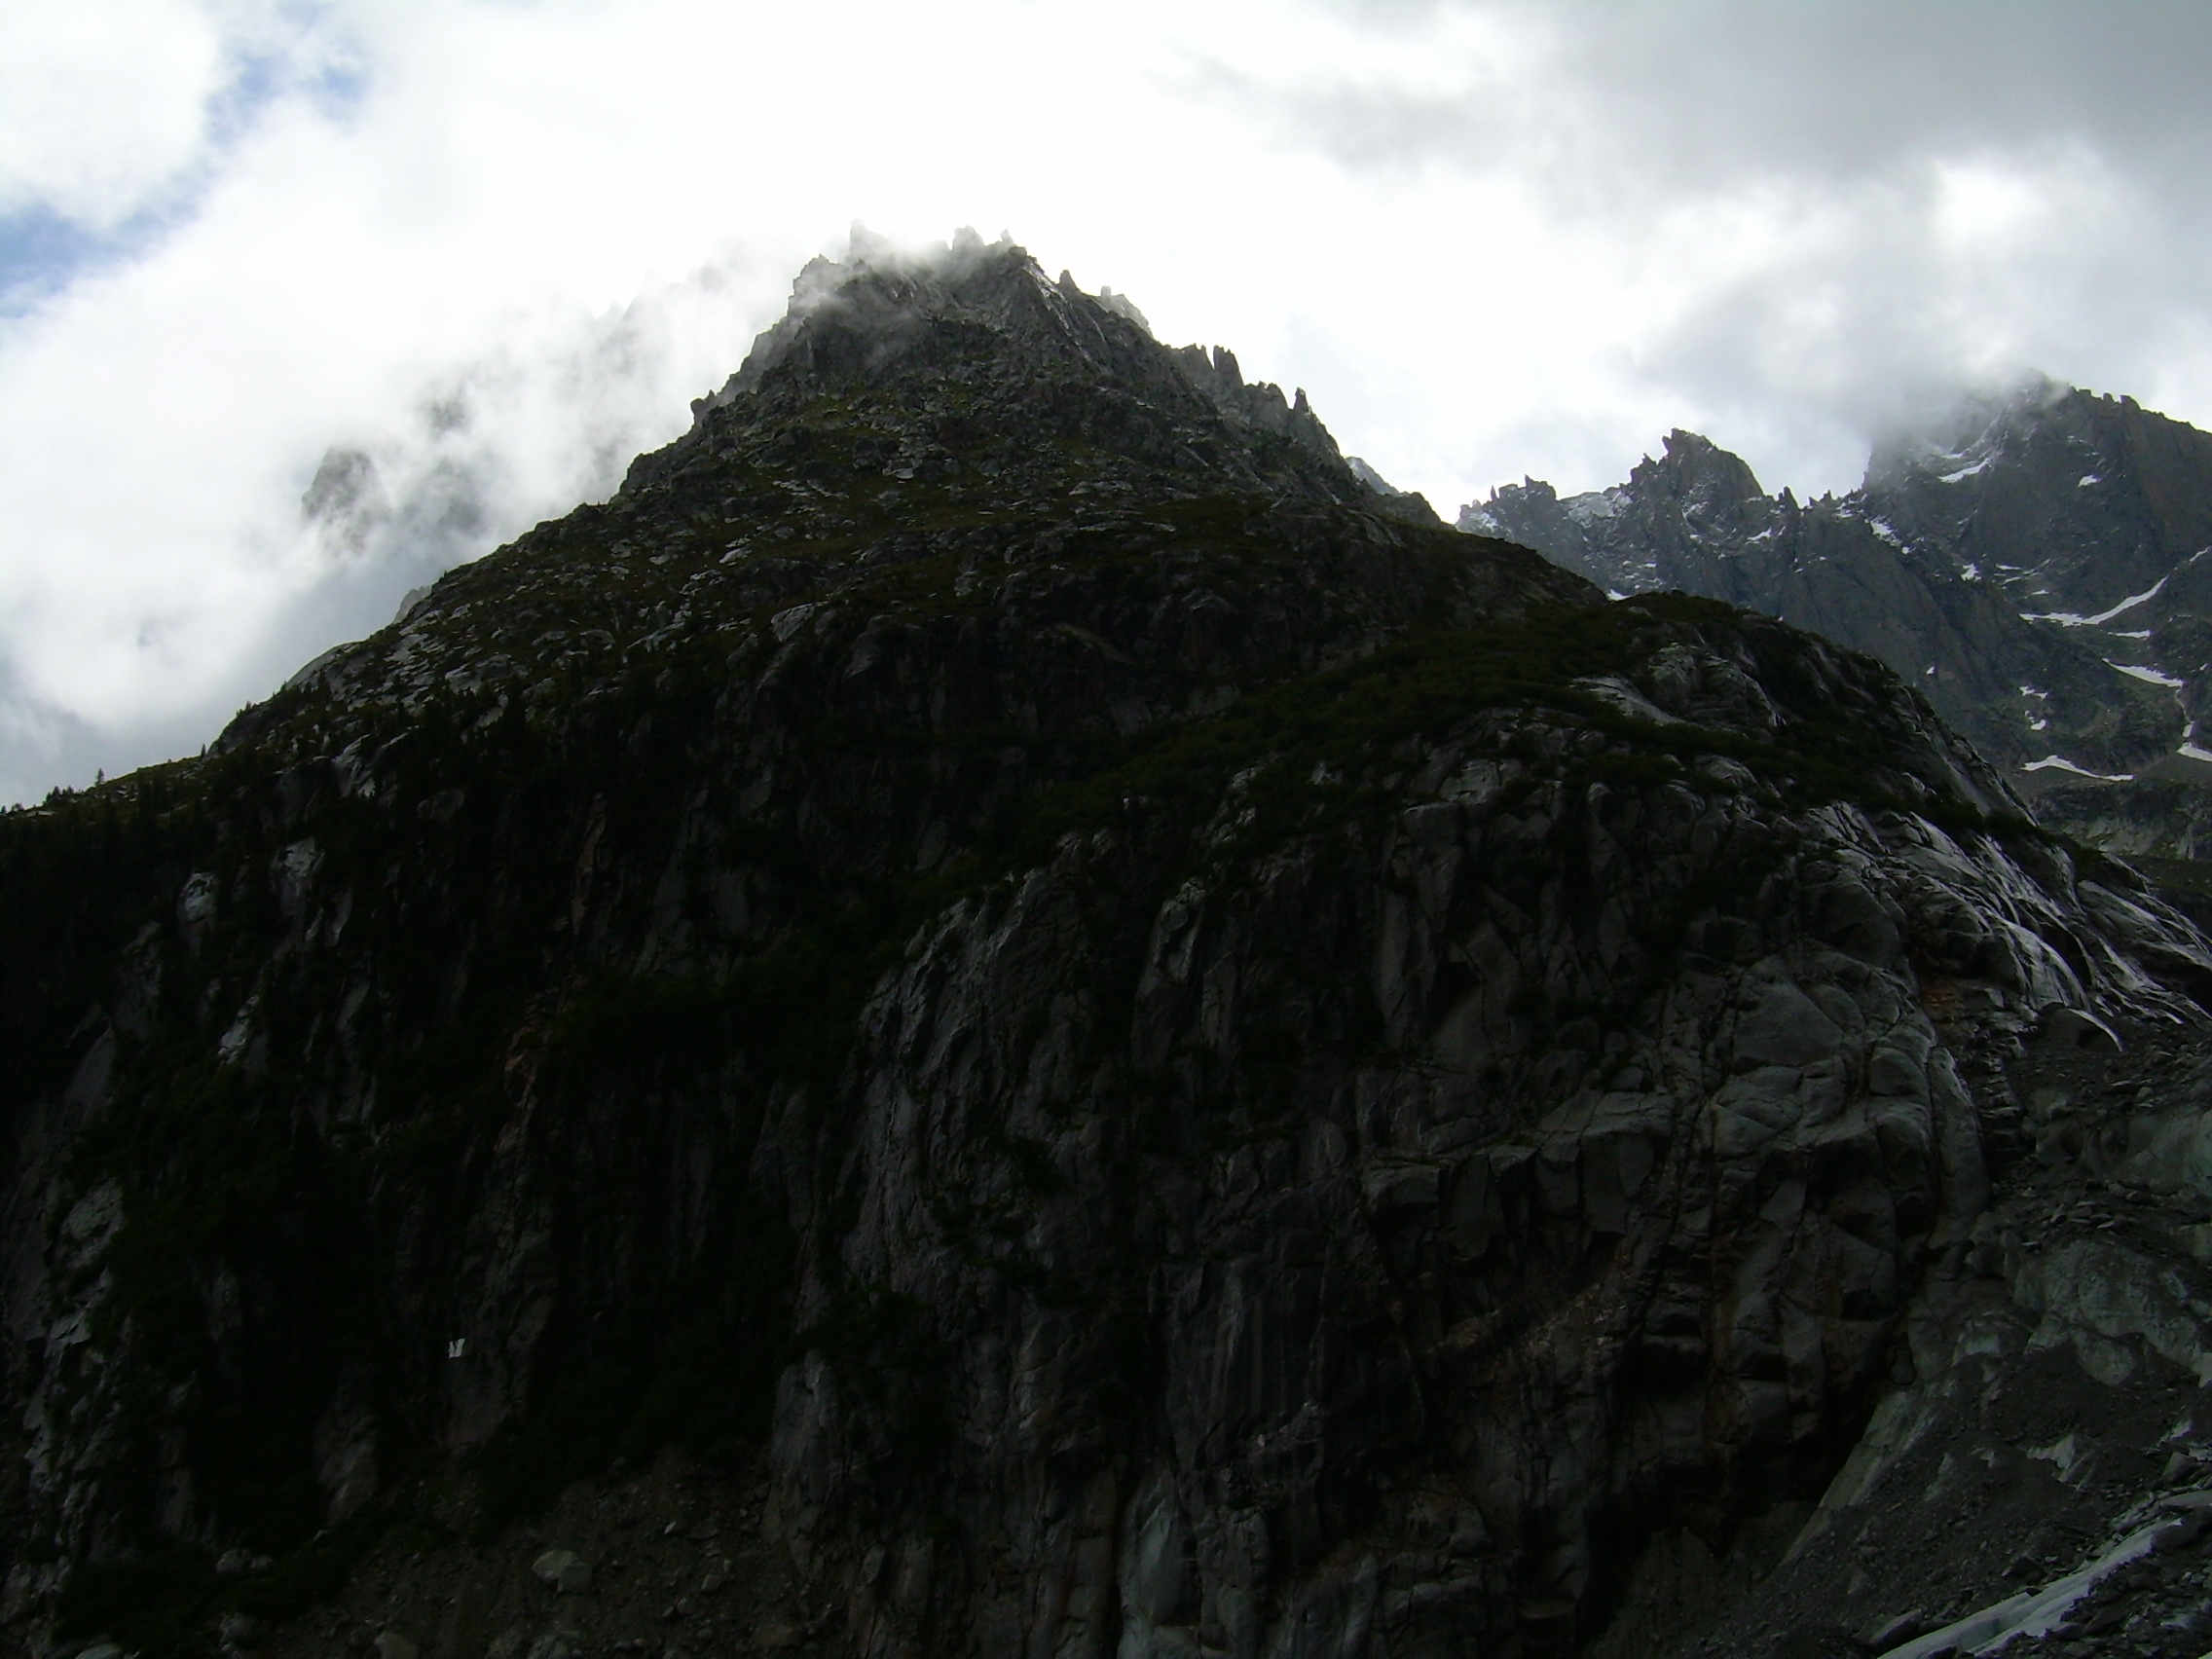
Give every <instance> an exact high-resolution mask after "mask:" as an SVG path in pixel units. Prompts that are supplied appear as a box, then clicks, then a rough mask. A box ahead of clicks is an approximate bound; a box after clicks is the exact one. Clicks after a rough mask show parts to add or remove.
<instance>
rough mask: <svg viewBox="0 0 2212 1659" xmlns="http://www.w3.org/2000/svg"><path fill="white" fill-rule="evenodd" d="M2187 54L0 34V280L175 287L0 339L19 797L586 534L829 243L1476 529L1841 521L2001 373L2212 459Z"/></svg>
mask: <svg viewBox="0 0 2212 1659" xmlns="http://www.w3.org/2000/svg"><path fill="white" fill-rule="evenodd" d="M1995 18H2003V19H2005V21H2004V23H2003V26H1999V24H1997V23H1996V22H1994V21H1993V19H1995ZM2208 33H2212V30H2208V29H2207V28H2206V27H2204V26H2201V25H2199V24H2198V23H2197V22H2196V21H2195V18H2194V15H2193V14H2191V13H2190V12H2189V11H2188V10H2187V9H2180V8H2154V7H2148V6H2145V7H2134V6H2128V5H2115V6H2111V7H2100V8H2097V9H2095V10H2094V11H2093V12H2091V11H2088V10H2086V9H2078V8H2067V7H2058V6H2050V5H2045V4H2040V3H2036V0H2021V3H2020V4H2019V5H2017V6H2014V7H2008V8H2006V9H2005V10H2004V11H2003V12H2002V13H1993V12H1991V11H1990V10H1988V9H1987V8H1981V7H1972V6H1963V5H1962V6H1955V7H1942V6H1936V7H1930V6H1925V5H1916V6H1911V7H1904V6H1899V5H1895V4H1875V3H1866V4H1857V5H1852V6H1842V5H1811V4H1807V5H1803V6H1793V7H1774V6H1771V5H1760V4H1752V3H1751V0H1677V3H1671V4H1666V5H1659V4H1654V3H1638V0H1616V3H1613V4H1607V5H1604V6H1598V5H1593V4H1584V3H1580V0H1557V3H1556V4H1545V5H1541V6H1538V5H1533V4H1528V3H1521V0H1496V3H1491V0H1485V3H1482V4H1467V5H1447V4H1419V3H1416V0H1406V3H1400V4H1380V5H1378V4H1369V5H1360V6H1349V5H1340V6H1330V5H1326V4H1318V3H1316V4H1306V5H1299V4H1290V3H1282V4H1261V3H1259V0H1214V3H1210V4H1207V3H1199V4H1180V3H1179V4H1172V5H1171V4H1168V3H1166V0H1125V3H1123V4H1118V5H1116V6H1114V7H1112V8H1103V7H1077V6H1073V5H1066V4H1054V3H1049V0H1028V3H1025V0H960V3H957V4H950V5H945V6H939V7H929V8H922V7H914V6H911V5H903V4H901V5H894V4H889V3H885V0H842V3H830V4H816V5H812V6H807V7H794V6H789V5H784V4H778V5H773V6H771V5H765V4H729V3H727V0H634V3H628V4H616V3H613V0H547V3H545V4H539V5H519V4H512V3H508V0H451V3H449V4H443V5H439V6H435V7H430V6H423V5H420V4H415V3H412V0H334V3H332V4H329V5H324V6H318V7H303V6H300V5H297V4H293V3H289V0H268V3H267V4H260V3H248V0H236V3H220V0H208V3H207V4H205V5H188V4H184V3H182V0H66V3H62V0H53V3H43V0H34V3H33V4H30V5H28V6H18V7H16V8H13V9H10V10H8V11H6V12H4V13H0V256H5V255H6V254H7V253H8V252H9V248H8V242H7V238H8V235H9V223H10V222H9V221H7V220H6V219H5V215H7V214H10V213H14V214H17V215H18V219H17V220H16V221H14V223H15V224H16V225H17V227H18V230H20V228H21V227H22V226H24V225H27V224H29V223H31V221H30V219H28V218H23V217H20V216H21V215H24V214H25V213H26V212H28V211H31V210H36V211H38V212H43V213H44V214H46V215H48V216H50V217H58V218H61V219H64V220H69V221H72V222H74V223H77V224H79V225H81V226H83V227H87V228H88V229H89V230H91V231H94V232H97V231H100V230H103V229H107V230H112V229H113V228H114V227H116V226H118V225H121V224H124V223H125V222H126V221H129V220H130V219H131V216H132V215H140V216H141V217H143V216H144V215H146V214H147V213H149V212H150V211H157V210H158V212H159V214H160V215H161V216H162V223H163V224H165V225H166V229H165V230H163V231H161V232H160V234H159V235H156V236H153V237H152V240H142V241H140V242H134V243H132V244H130V246H129V247H126V248H123V249H122V250H121V251H117V250H115V249H112V248H110V249H107V250H106V251H104V252H102V253H100V255H99V257H93V258H88V259H87V260H86V261H85V262H84V263H83V264H82V265H80V266H78V267H76V268H75V269H74V271H73V273H70V274H67V275H66V279H65V280H61V281H60V282H59V283H58V286H54V287H52V289H51V291H50V292H48V293H47V295H46V297H45V298H43V299H39V300H36V301H35V302H31V303H27V304H26V305H24V306H23V307H21V308H19V309H18V314H16V315H15V316H14V317H13V318H12V319H9V320H5V321H0V498H5V499H6V500H7V501H8V503H9V512H8V514H7V515H6V521H5V522H6V526H7V528H6V529H5V530H4V531H0V794H8V795H21V794H25V793H42V792H43V789H44V788H45V786H46V785H47V784H48V783H50V782H53V781H57V780H60V779H63V778H69V779H76V778H81V777H85V776H89V775H90V773H91V771H92V767H93V766H94V765H95V764H97V765H105V766H106V767H107V768H108V769H109V770H111V771H112V770H115V769H117V768H118V767H119V766H120V765H123V764H126V763H132V762H135V761H138V760H142V759H145V758H149V757H151V756H154V755H157V754H160V753H164V752H166V750H168V749H174V748H176V747H180V746H181V747H191V746H194V745H196V744H197V742H199V741H203V740H204V739H205V737H206V736H208V735H210V734H211V733H212V732H213V730H214V729H215V728H216V727H217V726H218V725H219V724H220V722H221V719H222V718H223V717H224V716H225V715H227V713H228V712H229V711H230V709H232V708H233V707H235V706H236V705H237V704H238V703H239V702H240V701H242V700H243V699H245V698H246V697H248V696H253V695H260V694H265V693H266V691H267V690H268V689H269V688H270V687H271V686H273V685H274V684H275V683H276V682H277V681H279V680H280V679H281V678H282V677H283V675H284V674H285V673H286V672H288V671H289V669H290V668H291V667H293V666H295V665H296V664H297V663H298V662H299V661H301V660H304V659H305V658H306V657H308V656H311V655H313V654H314V652H316V651H317V650H319V649H321V648H322V647H323V646H324V645H328V644H329V643H331V642H332V641H333V640H335V639H337V638H340V637H343V636H344V635H346V634H348V633H357V632H359V631H361V630H362V629H364V628H366V627H368V626H371V625H373V624H374V623H375V622H378V621H381V620H382V619H383V617H384V615H386V614H387V613H388V608H389V606H390V604H391V602H392V601H393V600H394V599H395V598H396V597H397V595H398V593H399V592H400V591H401V590H402V589H403V588H405V587H406V586H409V585H412V584H413V583H414V582H417V581H419V580H421V579H422V576H423V574H424V572H425V571H427V570H428V569H430V568H433V567H435V566H437V565H439V564H442V563H445V562H450V561H451V560H453V559H455V558H458V557H461V556H465V555H467V554H470V553H473V552H477V551H481V550H482V549H483V548H484V547H486V546H488V545H490V544H492V543H493V542H494V541H496V540H498V539H501V538H504V537H505V536H507V535H512V534H513V533H515V532H516V531H517V530H519V529H521V528H524V527H526V526H527V525H528V524H529V523H531V522H533V521H534V520H535V519H536V518H538V517H542V516H546V515H549V514H552V513H555V512H558V511H560V510H562V509H564V508H565V507H566V506H568V505H569V504H571V503H572V502H573V501H574V500H576V499H578V498H583V497H586V496H592V495H600V494H604V493H605V492H606V491H607V490H608V488H610V487H611V484H612V482H613V480H614V479H615V478H616V477H617V476H618V475H619V471H620V468H621V465H622V464H623V463H624V462H626V461H627V459H628V456H629V453H630V452H631V451H633V450H634V449H636V448H639V447H643V446H645V445H648V444H652V443H657V442H659V441H662V440H664V439H665V438H667V437H668V436H671V435H673V434H674V433H675V432H676V431H679V430H681V429H682V426H683V425H684V424H685V423H686V421H687V419H688V412H687V407H686V405H687V400H688V398H689V397H691V396H693V395H696V394H697V393H698V392H700V391H703V390H705V389H707V388H708V387H711V386H713V385H716V384H719V381H720V380H721V379H722V378H723V376H724V375H726V374H727V373H728V371H729V370H730V369H731V368H733V367H734V366H735V364H736V361H737V359H738V357H739V356H741V355H742V352H743V350H744V346H745V344H746V342H747V341H748V340H749V339H750V337H751V335H752V333H753V332H755V331H756V330H757V329H758V328H760V327H763V326H765V325H766V323H767V322H768V321H770V320H771V319H772V317H773V316H774V314H775V313H777V312H778V311H779V310H780V309H781V304H782V298H783V294H784V292H785V289H786V287H787V285H788V282H789V280H790V277H791V275H792V274H793V272H794V271H795V269H796V268H797V266H798V265H799V264H800V263H801V262H803V260H804V259H805V258H806V257H807V256H809V255H810V254H812V253H814V252H816V251H820V250H822V249H824V248H826V247H834V246H837V245H840V244H841V243H842V240H843V230H844V227H845V225H846V224H847V223H848V222H850V221H851V220H854V219H862V220H866V222H868V223H869V224H871V225H873V226H875V227H876V228H877V229H879V230H882V231H884V232H887V233H889V234H891V235H893V236H895V237H898V238H900V239H902V240H925V239H937V238H941V237H942V236H944V235H945V234H946V233H947V232H949V231H950V230H951V229H952V228H953V227H954V226H956V225H960V224H974V225H976V226H977V227H978V228H979V229H981V231H982V232H983V233H984V235H986V236H990V235H994V234H996V233H997V232H998V231H999V230H1000V229H1002V228H1004V229H1007V230H1011V231H1012V232H1013V233H1014V235H1015V236H1016V237H1018V238H1019V239H1021V240H1023V241H1025V242H1026V243H1027V244H1028V245H1029V246H1031V247H1032V248H1034V249H1035V250H1036V251H1037V253H1038V254H1039V256H1040V257H1041V258H1042V259H1044V260H1045V261H1046V262H1047V264H1048V265H1049V267H1051V268H1052V269H1055V270H1056V269H1057V268H1058V267H1059V266H1061V265H1063V264H1064V265H1069V266H1072V267H1073V268H1074V269H1075V271H1076V274H1077V276H1078V277H1079V278H1080V279H1082V280H1083V281H1084V282H1086V283H1087V284H1088V285H1090V286H1093V287H1095V286H1096V285H1098V284H1099V283H1100V282H1111V283H1112V284H1113V285H1114V286H1115V287H1116V288H1118V289H1122V290H1124V291H1125V292H1128V293H1129V294H1131V295H1132V296H1133V297H1134V298H1135V299H1136V300H1137V301H1138V303H1139V304H1141V305H1142V306H1143V307H1144V308H1145V310H1146V312H1147V313H1148V314H1149V315H1150V316H1151V317H1152V319H1153V321H1154V324H1155V326H1156V328H1157V329H1158V330H1159V331H1160V332H1161V335H1162V337H1163V338H1168V339H1198V340H1202V341H1205V342H1208V343H1211V342H1216V341H1218V342H1222V343H1225V344H1229V345H1232V346H1234V347H1235V348H1236V350H1237V351H1238V353H1239V355H1240V356H1241V358H1242V359H1243V361H1244V363H1245V366H1246V368H1247V371H1248V372H1253V373H1258V374H1262V375H1266V376H1269V377H1272V378H1277V379H1281V380H1284V381H1286V382H1291V383H1299V384H1304V385H1305V386H1307V387H1309V390H1310V391H1311V392H1312V394H1313V397H1314V399H1315V402H1316V404H1317V406H1318V407H1319V408H1320V410H1321V412H1322V414H1323V417H1324V418H1325V419H1326V420H1328V421H1329V422H1330V424H1332V426H1333V427H1334V428H1335V429H1336V430H1337V432H1338V433H1339V435H1340V437H1341V438H1342V439H1343V440H1344V442H1345V444H1346V448H1347V449H1350V450H1353V451H1356V452H1358V453H1362V454H1364V455H1366V456H1367V457H1368V458H1369V459H1370V460H1371V461H1374V462H1375V463H1376V464H1378V465H1379V466H1380V467H1381V468H1382V469H1383V471H1384V472H1385V473H1386V474H1387V475H1389V476H1391V477H1392V478H1393V479H1395V480H1397V481H1399V482H1401V483H1405V484H1410V485H1413V486H1415V487H1419V488H1421V489H1424V490H1427V491H1428V492H1429V493H1430V494H1431V495H1432V497H1433V498H1435V499H1436V500H1437V503H1438V504H1439V506H1441V507H1443V508H1445V509H1446V510H1447V511H1449V510H1450V508H1451V507H1452V506H1453V505H1454V504H1456V502H1457V501H1458V500H1461V499H1464V498H1467V497H1468V496H1470V495H1473V494H1476V493H1478V492H1479V491H1480V490H1481V489H1483V488H1485V487H1487V486H1488V485H1491V484H1493V483H1496V482H1500V481H1502V480H1504V479H1507V478H1512V477H1518V476H1519V475H1520V474H1521V473H1522V472H1523V471H1530V472H1534V473H1536V474H1538V475H1548V476H1551V477H1552V478H1553V479H1554V480H1555V481H1556V482H1558V483H1559V484H1561V485H1562V486H1563V487H1570V488H1571V487H1588V486H1591V485H1596V484H1601V483H1604V482H1609V481H1611V480H1613V479H1615V478H1617V477H1619V476H1620V475H1621V474H1622V473H1623V472H1624V471H1625V470H1626V468H1627V466H1628V465H1629V464H1630V463H1631V462H1633V461H1634V460H1635V459H1636V458H1637V456H1638V455H1640V454H1641V453H1642V451H1643V450H1644V449H1646V448H1648V447H1650V446H1651V445H1652V444H1653V442H1654V441H1655V439H1656V437H1657V435H1658V434H1659V433H1660V432H1663V431H1664V430H1666V429H1667V428H1668V427H1670V426H1673V425H1676V424H1684V425H1690V426H1694V427H1699V428H1702V429H1705V430H1708V431H1710V432H1712V434H1713V435H1714V437H1715V438H1716V439H1718V440H1719V441H1721V442H1723V443H1727V444H1730V445H1731V446H1732V447H1737V448H1739V449H1742V450H1743V451H1744V452H1745V453H1746V455H1747V456H1748V457H1749V458H1750V459H1751V461H1752V462H1753V464H1754V465H1755V466H1756V467H1757V468H1758V470H1759V471H1760V473H1761V476H1762V478H1764V479H1765V480H1766V482H1768V483H1769V484H1770V485H1778V484H1781V483H1785V482H1787V483H1790V484H1793V485H1795V486H1797V487H1798V488H1799V489H1800V490H1803V489H1806V488H1808V487H1811V488H1823V487H1834V486H1841V485H1846V484H1848V483H1850V482H1852V481H1853V478H1854V477H1855V475H1856V471H1857V468H1858V465H1859V463H1860V461H1861V460H1862V457H1863V455H1864V448H1865V444H1866V441H1867V438H1868V436H1869V434H1870V432H1871V431H1872V429H1873V428H1874V427H1875V426H1877V425H1878V424H1881V423H1882V422H1884V421H1886V420H1889V419H1893V418H1895V416H1896V415H1897V414H1898V413H1899V411H1900V410H1903V409H1907V408H1909V407H1911V406H1913V405H1914V403H1915V402H1916V401H1924V400H1925V399H1927V398H1928V397H1930V396H1933V395H1936V393H1938V392H1940V391H1942V390H1944V389H1946V388H1947V387H1950V386H1952V385H1954V384H1956V383H1957V382H1958V381H1960V380H1961V379H1971V378H1973V377H1976V376H1990V375H2001V374H2005V373H2009V372H2010V371H2011V370H2012V369H2013V368H2015V367H2019V366H2024V365H2025V364H2028V363H2034V364H2037V365H2039V366H2041V367H2044V368H2046V369H2047V370H2049V371H2050V372H2051V373H2053V374H2055V375H2058V376H2061V377H2062V378H2068V379H2074V380H2077V381H2081V382H2084V383H2086V384H2091V385H2095V386H2097V387H2100V388H2102V389H2113V390H2132V391H2134V392H2136V394H2137V395H2138V396H2142V397H2144V398H2145V399H2146V401H2149V402H2152V403H2153V404H2154V405H2156V406H2162V407H2165V408H2168V409H2169V410H2171V411H2173V412H2175V413H2178V414H2181V415H2183V416H2185V417H2194V418H2196V419H2199V420H2206V421H2212V300H2208V299H2207V298H2206V297H2205V295H2204V294H2203V293H2202V292H2201V291H2200V283H2199V282H2198V280H2197V274H2198V273H2200V272H2201V270H2202V269H2203V267H2204V255H2205V253H2206V252H2207V251H2208V248H2207V245H2206V244H2207V235H2208V232H2212V209H2208V208H2207V207H2206V206H2204V205H2203V204H2201V203H2199V202H2198V200H2197V196H2198V191H2197V187H2196V183H2195V181H2196V179H2197V178H2198V177H2200V176H2201V172H2200V164H2201V163H2202V162H2203V161H2204V160H2206V159H2207V155H2208V152H2212V139H2208V136H2207V135H2208V134H2212V117H2208V116H2206V115H2205V114H2203V113H2201V112H2200V111H2199V110H2198V107H2197V106H2198V104H2199V103H2200V102H2201V100H2200V99H2199V98H2198V96H2197V92H2196V88H2197V87H2198V86H2199V85H2200V82H2201V77H2202V72H2203V70H2204V69H2205V68H2206V67H2207V66H2208V65H2207V52H2206V50H2205V37H2206V36H2207V34H2208ZM123 35H128V36H129V37H130V39H131V40H132V41H134V42H136V43H138V46H137V47H136V48H134V49H132V50H120V49H116V48H115V47H114V46H113V44H112V43H113V42H114V41H115V40H116V39H117V38H119V37H120V36H123ZM103 43H106V44H103ZM25 88H27V89H28V92H20V90H21V89H25ZM64 93H65V94H66V95H64ZM95 251H97V250H95ZM21 257H23V258H26V259H27V258H28V256H27V255H22V256H21ZM4 265H5V260H4V259H0V266H4ZM461 412H465V416H466V419H465V420H460V421H457V420H456V419H455V417H456V415H457V414H459V413H461ZM334 447H335V448H338V449H343V450H350V451H358V452H360V453H361V454H363V455H365V456H367V457H369V458H371V459H372V461H373V463H374V471H375V480H376V484H375V488H376V491H377V492H381V496H382V498H383V499H384V500H385V501H386V502H387V505H388V507H389V508H390V511H389V513H388V515H387V516H386V517H385V518H384V519H382V520H380V521H378V522H377V523H375V524H374V525H369V526H366V527H365V528H364V529H363V534H361V535H357V536H353V537H348V536H345V535H334V534H332V533H330V531H329V530H328V528H327V527H325V528H323V529H321V530H317V529H316V528H315V527H313V526H309V525H305V524H303V521H302V519H301V515H300V511H299V501H300V498H301V495H302V493H303V492H304V491H305V490H306V489H307V488H308V486H309V484H310V482H311V480H313V477H314V476H315V469H316V466H317V464H318V462H319V461H321V459H322V457H323V456H324V454H325V452H326V451H328V450H331V449H332V448H334Z"/></svg>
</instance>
